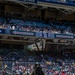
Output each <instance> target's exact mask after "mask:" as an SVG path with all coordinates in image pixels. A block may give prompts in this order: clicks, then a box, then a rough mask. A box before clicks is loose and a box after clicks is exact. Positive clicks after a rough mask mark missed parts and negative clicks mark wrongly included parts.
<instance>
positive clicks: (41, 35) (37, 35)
mask: <svg viewBox="0 0 75 75" xmlns="http://www.w3.org/2000/svg"><path fill="white" fill-rule="evenodd" d="M35 36H36V37H39V38H42V37H43V34H42V32H35Z"/></svg>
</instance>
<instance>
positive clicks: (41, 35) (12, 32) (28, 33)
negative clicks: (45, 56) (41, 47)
mask: <svg viewBox="0 0 75 75" xmlns="http://www.w3.org/2000/svg"><path fill="white" fill-rule="evenodd" d="M0 34H10V35H20V36H34V37H36V38H52V39H53V38H66V39H73V38H75V35H74V34H62V33H51V32H40V31H39V32H31V31H19V30H9V29H0Z"/></svg>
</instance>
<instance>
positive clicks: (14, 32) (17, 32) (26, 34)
mask: <svg viewBox="0 0 75 75" xmlns="http://www.w3.org/2000/svg"><path fill="white" fill-rule="evenodd" d="M11 34H14V35H24V36H35V33H34V32H27V31H11Z"/></svg>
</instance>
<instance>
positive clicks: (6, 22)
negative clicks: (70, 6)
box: [0, 18, 75, 34]
mask: <svg viewBox="0 0 75 75" xmlns="http://www.w3.org/2000/svg"><path fill="white" fill-rule="evenodd" d="M74 25H75V22H69V21H56V20H54V21H49V23H46V22H45V21H29V20H21V19H4V18H0V28H6V29H10V30H20V31H32V32H40V31H41V32H51V33H59V34H61V33H67V34H73V32H74V31H73V30H72V28H74Z"/></svg>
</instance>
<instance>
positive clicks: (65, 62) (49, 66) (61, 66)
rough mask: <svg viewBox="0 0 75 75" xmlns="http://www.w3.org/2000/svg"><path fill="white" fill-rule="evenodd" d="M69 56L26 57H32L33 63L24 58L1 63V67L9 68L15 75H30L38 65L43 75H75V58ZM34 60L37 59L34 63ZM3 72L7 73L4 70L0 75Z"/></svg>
mask: <svg viewBox="0 0 75 75" xmlns="http://www.w3.org/2000/svg"><path fill="white" fill-rule="evenodd" d="M28 56H30V55H28ZM71 56H72V55H71ZM71 56H69V55H63V56H62V57H58V56H50V55H47V54H45V55H43V54H41V55H37V56H36V55H35V56H30V57H28V58H30V59H31V57H32V58H33V59H34V61H33V59H31V60H28V61H26V60H25V58H24V59H23V58H20V60H18V61H17V60H16V61H3V67H5V68H10V69H11V70H12V72H15V74H16V75H32V72H33V70H34V68H33V67H34V64H40V65H41V67H42V70H43V72H44V74H45V75H75V58H74V57H73V58H71ZM35 58H38V59H37V60H36V61H35ZM40 58H41V60H40ZM24 60H25V61H24ZM4 72H7V71H6V69H5V70H4V71H3V72H2V73H4ZM8 73H10V72H8ZM1 75H2V74H1ZM9 75H10V74H9ZM11 75H12V74H11ZM40 75H41V74H40Z"/></svg>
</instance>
